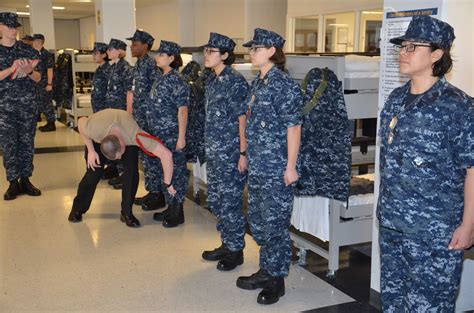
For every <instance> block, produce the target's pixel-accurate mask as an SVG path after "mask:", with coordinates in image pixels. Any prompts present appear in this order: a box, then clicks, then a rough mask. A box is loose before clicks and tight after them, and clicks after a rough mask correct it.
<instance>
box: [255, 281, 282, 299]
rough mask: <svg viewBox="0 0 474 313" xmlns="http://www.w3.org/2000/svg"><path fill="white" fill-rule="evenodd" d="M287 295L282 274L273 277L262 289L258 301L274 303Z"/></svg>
mask: <svg viewBox="0 0 474 313" xmlns="http://www.w3.org/2000/svg"><path fill="white" fill-rule="evenodd" d="M284 295H285V279H284V278H283V277H282V276H279V277H273V276H272V277H271V278H270V280H269V281H268V282H267V284H266V285H265V287H263V289H262V291H260V293H259V294H258V297H257V302H258V303H260V304H273V303H276V302H278V300H280V297H283V296H284Z"/></svg>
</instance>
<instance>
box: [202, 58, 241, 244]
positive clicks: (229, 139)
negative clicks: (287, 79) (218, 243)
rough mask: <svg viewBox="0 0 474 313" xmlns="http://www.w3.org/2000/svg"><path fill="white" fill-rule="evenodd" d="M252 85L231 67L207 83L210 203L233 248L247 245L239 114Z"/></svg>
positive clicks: (222, 236)
mask: <svg viewBox="0 0 474 313" xmlns="http://www.w3.org/2000/svg"><path fill="white" fill-rule="evenodd" d="M248 94H249V86H248V84H247V82H246V81H245V78H244V77H243V76H242V75H241V74H240V73H238V72H237V71H236V70H234V69H233V68H232V67H230V66H226V67H225V68H224V69H223V71H222V72H221V73H220V75H219V76H216V74H215V73H212V74H211V75H210V77H209V79H208V83H207V85H206V128H205V138H206V140H205V142H206V155H207V191H208V196H207V203H208V205H209V207H210V208H211V211H212V212H213V213H214V215H215V216H216V217H217V219H218V222H217V230H218V231H219V232H220V233H221V239H222V242H223V243H224V244H225V245H226V247H227V248H228V249H229V250H231V251H239V250H242V249H243V248H244V246H245V241H244V235H245V218H244V214H243V211H242V199H243V190H244V186H245V181H246V176H247V175H246V173H240V172H239V171H238V169H237V165H238V162H239V159H240V153H239V152H240V135H239V117H240V116H242V115H244V114H245V112H246V105H247V100H248Z"/></svg>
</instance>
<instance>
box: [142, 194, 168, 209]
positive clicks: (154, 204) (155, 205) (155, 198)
mask: <svg viewBox="0 0 474 313" xmlns="http://www.w3.org/2000/svg"><path fill="white" fill-rule="evenodd" d="M165 206H166V201H165V196H164V195H163V193H162V192H160V193H152V196H151V197H150V198H148V200H147V201H146V203H144V204H143V205H142V210H143V211H154V210H158V209H162V208H164V207H165Z"/></svg>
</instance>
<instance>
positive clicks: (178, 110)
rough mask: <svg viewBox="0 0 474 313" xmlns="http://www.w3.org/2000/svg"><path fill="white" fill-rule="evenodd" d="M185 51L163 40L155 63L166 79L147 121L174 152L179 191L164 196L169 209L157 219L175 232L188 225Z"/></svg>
mask: <svg viewBox="0 0 474 313" xmlns="http://www.w3.org/2000/svg"><path fill="white" fill-rule="evenodd" d="M180 53H181V47H180V46H179V45H178V44H177V43H175V42H172V41H165V40H162V41H161V43H160V47H159V48H158V50H157V51H156V56H155V61H156V64H157V65H158V67H160V68H161V69H162V70H163V75H162V76H161V77H159V78H158V79H156V80H155V82H154V83H153V86H152V88H151V91H150V95H149V97H148V99H147V105H146V106H147V112H146V117H147V121H148V126H149V127H150V134H152V135H153V136H155V137H158V138H160V139H161V140H162V141H163V142H164V144H165V146H166V147H167V148H168V149H170V150H171V151H172V152H173V165H174V168H173V179H172V182H171V183H172V184H173V186H174V188H175V189H176V194H175V196H173V197H171V196H170V195H169V194H168V193H167V192H164V191H165V189H166V188H167V186H165V184H162V191H163V193H164V194H165V197H166V203H167V204H168V208H167V209H166V210H165V211H163V212H159V213H155V214H154V215H153V219H155V220H157V221H162V222H163V223H162V224H163V226H165V227H168V228H171V227H176V226H178V225H180V224H183V223H184V212H183V203H184V199H185V197H186V191H187V189H188V178H187V168H186V154H185V153H184V150H183V149H184V147H185V146H186V127H187V119H188V102H189V86H188V84H187V83H186V81H185V80H184V79H183V78H182V77H181V76H180V75H179V72H178V68H179V67H180V66H182V65H183V61H182V59H181V55H180Z"/></svg>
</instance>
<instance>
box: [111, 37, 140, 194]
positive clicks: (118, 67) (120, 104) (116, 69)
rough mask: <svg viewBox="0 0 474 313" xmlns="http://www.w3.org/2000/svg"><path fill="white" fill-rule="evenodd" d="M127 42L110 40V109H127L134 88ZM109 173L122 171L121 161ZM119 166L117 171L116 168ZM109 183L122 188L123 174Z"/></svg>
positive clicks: (114, 164)
mask: <svg viewBox="0 0 474 313" xmlns="http://www.w3.org/2000/svg"><path fill="white" fill-rule="evenodd" d="M126 49H127V44H126V43H125V42H123V41H122V40H119V39H114V38H112V39H111V40H110V42H109V49H108V50H107V55H108V57H109V58H110V60H111V62H110V64H111V65H110V73H109V81H108V83H107V92H106V95H105V101H106V106H107V108H109V109H120V110H127V107H128V106H129V105H130V104H129V103H128V99H127V95H128V91H129V90H131V88H132V80H133V77H132V75H133V67H132V66H130V64H129V63H128V62H127V61H126V60H125V56H126ZM109 166H110V168H109V167H108V168H107V169H106V172H107V173H117V172H118V173H122V172H123V168H122V164H121V163H120V162H118V163H117V162H115V161H112V162H111V163H110V164H109ZM115 167H116V168H117V171H115V170H114V168H115ZM108 183H109V185H112V186H113V187H114V189H122V187H123V182H122V175H120V176H116V177H113V178H111V179H110V180H109V182H108Z"/></svg>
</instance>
